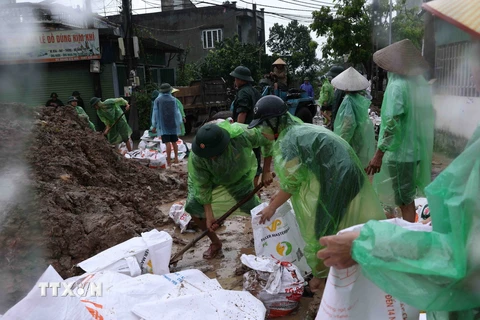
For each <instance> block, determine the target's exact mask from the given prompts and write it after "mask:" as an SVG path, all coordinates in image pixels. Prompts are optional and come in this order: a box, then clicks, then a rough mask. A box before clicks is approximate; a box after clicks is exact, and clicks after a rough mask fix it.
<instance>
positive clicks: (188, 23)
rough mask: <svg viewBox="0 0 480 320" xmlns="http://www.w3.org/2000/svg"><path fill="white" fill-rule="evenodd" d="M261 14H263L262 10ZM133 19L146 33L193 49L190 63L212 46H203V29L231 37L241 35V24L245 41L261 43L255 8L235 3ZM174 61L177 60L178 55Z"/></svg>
mask: <svg viewBox="0 0 480 320" xmlns="http://www.w3.org/2000/svg"><path fill="white" fill-rule="evenodd" d="M257 15H258V16H260V15H261V16H262V18H263V13H262V12H261V11H257ZM112 18H113V19H112V20H115V18H116V17H112ZM133 23H134V24H135V28H136V30H138V31H139V33H141V34H142V35H143V36H148V35H150V36H153V37H155V38H156V39H158V40H159V41H161V42H165V43H168V44H171V45H173V46H176V47H179V48H182V49H185V50H189V53H188V55H187V63H191V62H197V61H200V60H201V59H202V58H204V57H205V56H206V55H207V54H208V51H209V49H203V42H202V30H207V29H222V31H223V38H231V37H233V36H234V35H237V33H238V24H241V30H242V40H243V42H244V43H254V44H256V43H257V37H256V32H255V29H254V28H253V26H254V16H253V11H252V10H247V9H238V8H236V7H235V6H234V5H226V6H212V7H203V8H194V9H185V10H172V11H167V12H157V13H149V14H138V15H134V16H133ZM142 26H143V28H142ZM259 27H260V26H259ZM171 63H174V64H175V63H176V59H175V61H172V62H171ZM170 66H172V65H170Z"/></svg>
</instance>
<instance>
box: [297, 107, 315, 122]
mask: <svg viewBox="0 0 480 320" xmlns="http://www.w3.org/2000/svg"><path fill="white" fill-rule="evenodd" d="M295 116H296V117H297V118H300V120H302V121H303V122H305V123H313V115H312V113H311V112H310V110H308V108H306V107H303V108H301V109H300V110H298V111H297V113H296V114H295Z"/></svg>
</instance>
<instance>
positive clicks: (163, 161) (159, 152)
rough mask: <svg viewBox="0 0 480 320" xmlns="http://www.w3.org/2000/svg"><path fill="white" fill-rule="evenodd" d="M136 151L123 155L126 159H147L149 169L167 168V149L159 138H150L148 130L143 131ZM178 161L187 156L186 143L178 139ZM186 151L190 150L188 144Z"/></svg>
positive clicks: (172, 155)
mask: <svg viewBox="0 0 480 320" xmlns="http://www.w3.org/2000/svg"><path fill="white" fill-rule="evenodd" d="M140 140H141V141H140V143H139V144H138V149H137V150H133V151H131V152H125V153H123V154H124V155H125V157H126V158H128V159H147V160H150V162H149V166H150V167H151V168H166V166H167V153H166V150H167V147H166V145H165V144H164V143H163V142H162V139H161V138H160V137H150V135H149V134H148V130H145V132H144V133H143V136H142V137H141V138H140ZM177 145H178V159H179V160H182V159H183V158H185V157H186V155H187V143H185V142H184V141H183V140H182V139H178V141H177ZM188 149H191V144H189V146H188ZM170 157H171V159H173V158H174V153H173V150H172V152H171V155H170Z"/></svg>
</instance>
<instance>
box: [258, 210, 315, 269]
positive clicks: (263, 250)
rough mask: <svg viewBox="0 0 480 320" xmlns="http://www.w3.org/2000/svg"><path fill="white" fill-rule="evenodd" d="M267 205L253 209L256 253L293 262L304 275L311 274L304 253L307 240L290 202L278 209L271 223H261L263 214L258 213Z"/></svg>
mask: <svg viewBox="0 0 480 320" xmlns="http://www.w3.org/2000/svg"><path fill="white" fill-rule="evenodd" d="M267 205H268V204H267V203H262V204H261V205H259V206H257V207H255V208H253V209H252V211H251V214H252V229H253V240H254V242H255V254H256V255H257V256H265V257H272V258H274V259H276V260H278V261H286V262H290V263H293V264H294V265H295V266H297V268H298V269H299V270H300V272H301V274H302V275H303V276H305V275H307V274H309V273H310V272H311V271H312V270H311V269H310V267H309V266H308V264H307V259H306V258H305V254H304V253H303V248H304V247H305V241H304V240H303V238H302V236H301V234H300V229H299V227H298V224H297V221H296V220H295V214H294V212H293V208H292V206H291V204H290V202H289V201H288V202H285V203H284V204H283V205H281V206H280V207H279V208H278V209H277V211H276V212H275V214H274V215H273V216H272V217H271V218H270V221H271V223H270V224H260V217H261V216H259V215H258V213H259V212H260V211H262V210H263V209H264V208H265V207H267Z"/></svg>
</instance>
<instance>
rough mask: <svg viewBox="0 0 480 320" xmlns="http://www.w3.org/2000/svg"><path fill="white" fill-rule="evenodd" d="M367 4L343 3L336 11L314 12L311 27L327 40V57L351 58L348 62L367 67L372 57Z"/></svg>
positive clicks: (354, 0)
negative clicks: (366, 63) (363, 64)
mask: <svg viewBox="0 0 480 320" xmlns="http://www.w3.org/2000/svg"><path fill="white" fill-rule="evenodd" d="M365 2H366V0H341V2H337V3H336V4H335V6H334V9H335V10H336V13H335V15H334V13H333V10H332V8H330V7H322V8H321V9H320V10H319V11H314V12H313V13H312V15H313V23H312V24H311V25H310V28H312V30H313V31H316V32H317V36H326V37H327V41H326V43H325V45H324V46H323V48H322V54H323V56H324V57H329V56H330V57H333V56H339V57H342V56H348V62H350V63H353V64H357V63H365V62H367V61H369V60H370V59H371V57H372V24H371V19H370V14H369V12H368V8H367V7H366V5H365Z"/></svg>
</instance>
